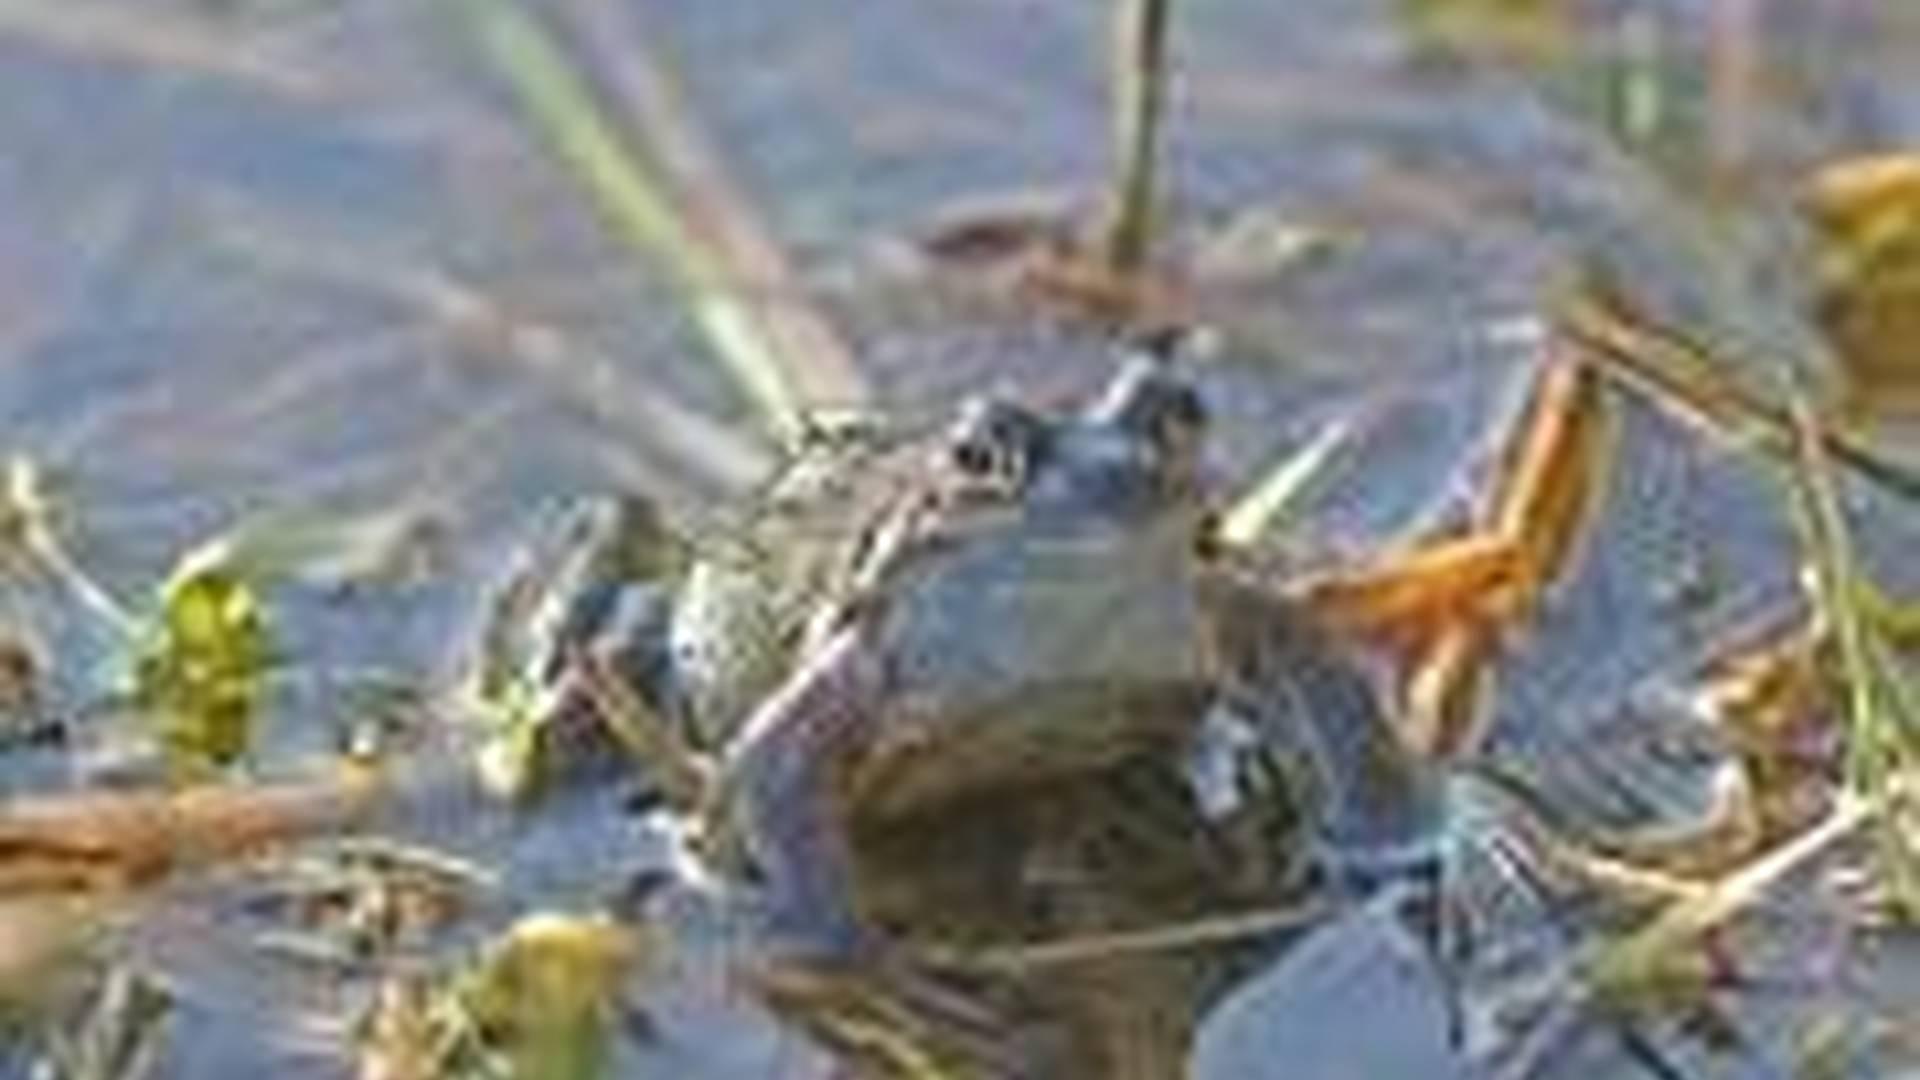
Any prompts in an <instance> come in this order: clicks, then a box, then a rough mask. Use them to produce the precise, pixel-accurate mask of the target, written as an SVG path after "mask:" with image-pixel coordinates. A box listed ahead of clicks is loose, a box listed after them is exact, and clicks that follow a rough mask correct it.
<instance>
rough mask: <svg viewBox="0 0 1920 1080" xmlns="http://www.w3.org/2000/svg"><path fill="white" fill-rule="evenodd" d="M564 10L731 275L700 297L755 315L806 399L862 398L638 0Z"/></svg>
mask: <svg viewBox="0 0 1920 1080" xmlns="http://www.w3.org/2000/svg"><path fill="white" fill-rule="evenodd" d="M565 10H567V11H570V12H571V13H572V14H573V20H574V22H575V23H576V25H577V26H578V29H579V31H580V32H579V34H578V35H577V36H578V38H579V40H581V41H583V42H584V43H585V47H586V48H588V49H589V50H590V51H592V52H593V55H594V58H595V60H596V61H597V62H598V65H599V70H602V71H604V72H605V73H606V79H607V84H608V86H609V87H610V89H611V90H612V92H613V94H614V95H615V97H616V99H617V101H618V103H619V104H620V105H621V106H623V107H624V108H625V110H626V112H627V115H628V118H629V120H630V121H631V122H632V123H633V124H635V125H637V126H638V128H639V129H640V133H641V135H642V137H643V138H644V140H645V143H646V148H647V149H648V150H649V151H651V152H652V153H653V155H654V156H655V158H656V159H657V162H656V164H657V166H658V168H659V169H660V170H661V173H662V174H663V175H664V176H665V177H666V178H667V180H668V182H669V183H670V184H671V185H672V192H673V196H674V200H675V203H676V205H677V207H678V209H679V211H680V213H681V214H682V215H683V216H684V217H685V218H686V219H687V221H688V223H689V225H688V228H689V230H690V232H691V234H692V238H693V239H694V241H695V242H696V243H699V244H702V245H705V246H706V247H707V248H708V249H709V250H710V252H711V256H712V259H713V261H714V263H715V268H716V270H717V271H719V272H721V273H723V274H724V275H725V280H724V282H709V283H708V285H709V290H708V291H709V295H707V296H705V297H704V298H702V299H701V300H700V301H699V302H700V303H702V304H705V305H712V306H717V307H719V308H722V309H724V308H727V307H737V308H739V309H740V310H741V312H742V316H743V317H751V318H752V319H753V320H754V321H755V323H756V324H757V325H758V327H759V330H760V332H761V333H763V334H764V335H765V336H766V338H767V339H768V343H769V351H770V353H771V355H772V358H773V360H774V361H775V362H777V363H779V364H780V365H781V366H782V367H783V368H784V369H785V371H786V373H787V375H788V377H789V378H791V379H792V381H793V384H794V387H795V389H796V390H797V391H798V392H799V394H800V397H801V399H802V401H803V402H804V403H805V404H807V405H808V406H819V405H829V406H832V407H834V408H836V409H841V408H857V407H860V406H863V405H865V404H866V403H867V400H868V397H869V394H868V390H867V386H866V380H865V378H864V377H863V376H862V375H861V373H860V368H859V365H858V364H857V363H856V362H855V360H854V356H853V353H852V350H851V349H850V348H849V347H848V345H847V343H846V342H845V341H844V340H842V338H841V337H840V335H839V334H838V332H836V331H835V330H834V328H833V327H832V326H831V325H830V324H829V323H828V321H827V319H826V316H825V315H824V314H822V313H821V311H820V310H819V309H818V308H817V307H815V306H813V305H812V304H811V303H809V301H808V294H807V291H806V289H805V288H803V287H802V285H801V282H800V276H799V274H798V273H797V272H796V271H795V270H794V267H793V265H792V263H791V262H790V261H789V260H788V258H787V255H786V252H785V251H784V250H783V249H782V248H781V247H780V245H779V244H778V243H776V242H775V241H774V239H773V234H772V232H771V230H770V229H768V227H767V225H766V223H765V222H764V221H763V220H762V218H761V216H760V215H759V214H758V213H757V212H756V211H755V210H754V206H753V203H752V201H751V200H749V199H748V198H747V197H746V195H745V194H744V193H743V192H742V190H741V188H740V185H739V184H738V183H736V182H735V181H734V179H733V177H732V176H731V175H730V174H729V173H728V171H727V169H726V168H725V167H724V165H723V164H722V161H721V157H720V155H719V154H718V153H716V152H715V151H714V149H713V147H712V145H711V144H710V143H709V142H708V141H707V139H706V138H705V137H704V136H703V135H702V132H701V131H700V129H699V127H698V126H697V125H696V124H695V123H694V122H693V112H692V110H691V109H689V108H688V107H687V106H686V103H685V101H684V99H683V98H682V96H681V95H680V93H679V88H678V84H677V80H675V79H674V78H673V70H672V67H671V65H670V59H671V58H670V57H669V56H667V55H666V53H665V50H664V49H662V48H661V47H660V46H659V44H658V42H659V35H657V34H649V33H646V32H645V27H643V26H642V27H635V26H634V25H633V22H634V16H633V14H632V13H633V12H634V11H635V10H636V9H635V8H634V7H633V6H632V5H617V4H611V3H607V2H605V0H574V3H572V4H571V5H570V6H568V7H567V8H566V9H565ZM616 45H617V46H618V47H617V48H616V47H615V46H616ZM722 285H724V288H721V287H720V286H722ZM722 292H724V293H725V294H727V295H725V296H721V295H719V294H720V293H722ZM715 317H719V318H724V316H715Z"/></svg>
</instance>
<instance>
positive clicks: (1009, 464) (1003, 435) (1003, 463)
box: [948, 399, 1046, 484]
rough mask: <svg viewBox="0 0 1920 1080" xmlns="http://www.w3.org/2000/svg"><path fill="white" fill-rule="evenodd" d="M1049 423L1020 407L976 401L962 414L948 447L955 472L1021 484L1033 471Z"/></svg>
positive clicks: (1008, 403) (974, 478)
mask: <svg viewBox="0 0 1920 1080" xmlns="http://www.w3.org/2000/svg"><path fill="white" fill-rule="evenodd" d="M1045 426H1046V423H1045V421H1044V420H1042V419H1041V418H1040V417H1038V416H1036V415H1035V414H1033V413H1032V412H1030V411H1028V410H1027V409H1025V408H1022V407H1021V406H1019V405H1015V404H1013V403H1011V402H1006V401H999V400H994V399H984V400H981V401H976V402H974V403H973V404H972V405H970V406H969V407H968V408H967V410H966V411H965V412H964V413H962V414H961V418H960V421H959V422H958V424H956V425H955V428H954V432H953V437H952V440H951V442H950V443H949V448H948V454H949V459H950V460H951V462H952V464H953V467H954V469H955V470H956V471H957V472H959V473H960V474H961V475H962V476H965V477H967V478H969V479H972V480H986V481H993V482H995V483H1008V484H1018V483H1020V482H1021V481H1022V480H1023V479H1024V478H1025V477H1026V476H1027V475H1028V474H1029V473H1030V472H1031V471H1032V469H1033V467H1034V464H1035V462H1036V460H1037V459H1038V457H1039V455H1040V452H1041V444H1042V443H1043V442H1044V440H1045V434H1046V433H1045Z"/></svg>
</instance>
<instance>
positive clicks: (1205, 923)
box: [916, 900, 1333, 974]
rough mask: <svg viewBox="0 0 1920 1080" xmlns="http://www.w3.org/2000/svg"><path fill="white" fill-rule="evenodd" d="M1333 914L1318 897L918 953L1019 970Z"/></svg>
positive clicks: (1273, 929)
mask: <svg viewBox="0 0 1920 1080" xmlns="http://www.w3.org/2000/svg"><path fill="white" fill-rule="evenodd" d="M1332 913H1333V908H1332V906H1331V904H1329V903H1328V902H1326V901H1324V900H1317V901H1309V902H1305V903H1299V904H1292V905H1288V906H1285V907H1275V908H1263V909H1261V910H1258V911H1247V912H1239V913H1236V914H1232V915H1217V916H1214V917H1211V918H1205V919H1195V920H1193V921H1191V922H1184V923H1177V924H1175V925H1171V926H1155V927H1148V928H1146V929H1143V930H1127V931H1117V932H1114V933H1107V934H1088V935H1086V936H1084V937H1074V938H1065V939H1062V940H1059V941H1045V942H1037V943H1034V944H1030V945H1005V946H1000V947H998V948H971V949H969V948H955V947H940V946H934V945H927V946H922V947H920V948H919V949H917V950H916V953H917V954H918V955H919V956H920V957H921V958H922V959H924V960H926V961H927V962H929V963H932V964H936V965H938V966H940V967H946V968H954V969H959V970H966V971H982V972H997V973H1003V974H1004V973H1013V974H1018V973H1021V972H1029V971H1034V970H1037V969H1040V968H1046V967H1057V966H1060V965H1063V964H1079V963H1086V962H1089V961H1098V960H1105V959H1111V958H1113V957H1116V956H1123V955H1128V954H1132V953H1150V952H1167V951H1171V950H1178V949H1195V948H1202V947H1205V946H1208V945H1219V944H1222V943H1225V942H1232V941H1244V940H1246V939H1248V938H1255V937H1263V936H1265V935H1268V934H1276V933H1280V932H1282V931H1286V930H1298V929H1300V928H1302V927H1306V926H1311V925H1313V924H1314V923H1316V922H1319V921H1320V920H1322V919H1325V918H1326V917H1328V916H1329V915H1331V914H1332Z"/></svg>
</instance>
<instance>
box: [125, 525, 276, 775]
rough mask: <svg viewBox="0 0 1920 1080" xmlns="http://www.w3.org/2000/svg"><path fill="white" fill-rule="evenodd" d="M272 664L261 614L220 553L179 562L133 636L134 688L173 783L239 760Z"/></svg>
mask: <svg viewBox="0 0 1920 1080" xmlns="http://www.w3.org/2000/svg"><path fill="white" fill-rule="evenodd" d="M273 662H274V649H273V641H272V634H271V632H270V629H269V626H268V620H267V615H266V610H265V608H264V606H263V605H262V603H261V600H260V597H259V594H258V593H257V592H256V591H255V589H254V587H253V585H252V584H251V583H250V582H249V581H248V580H247V578H246V577H245V576H244V575H242V574H241V573H240V572H239V571H237V570H236V569H235V568H234V567H233V564H232V562H231V560H230V558H229V557H228V549H227V547H226V546H225V545H223V544H219V543H215V544H211V545H206V546H203V547H201V548H197V549H195V550H194V551H192V552H189V553H188V554H187V555H186V556H184V557H183V558H182V559H181V560H180V563H179V564H178V566H176V567H175V569H174V572H173V574H172V575H170V576H169V577H168V579H167V581H166V583H165V584H164V585H162V586H161V588H160V594H159V603H158V610H157V612H156V613H155V615H154V616H153V618H152V620H151V622H150V624H149V625H148V626H147V627H146V628H145V629H144V631H143V632H142V634H141V635H140V642H139V645H138V647H137V652H136V655H135V659H134V664H133V686H132V698H133V702H134V704H135V706H136V707H138V708H139V709H140V710H141V712H142V713H143V714H144V715H146V716H147V717H149V718H150V720H151V722H152V723H153V725H154V727H155V733H156V735H157V737H158V738H159V740H160V743H161V745H162V746H163V747H164V749H165V751H166V754H167V758H168V763H169V765H170V766H171V767H172V768H173V770H174V771H175V773H176V774H178V775H183V776H193V775H197V774H203V773H206V772H209V771H213V770H218V769H223V768H225V767H227V766H230V765H232V764H233V763H234V762H236V761H238V760H239V759H240V758H241V757H242V756H243V755H245V754H246V752H247V750H248V748H249V747H250V746H251V745H252V739H253V725H254V719H255V717H256V715H257V714H258V713H259V711H260V707H261V703H262V701H263V700H264V698H265V694H266V678H267V673H268V669H269V667H270V666H271V665H272V664H273Z"/></svg>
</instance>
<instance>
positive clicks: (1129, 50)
mask: <svg viewBox="0 0 1920 1080" xmlns="http://www.w3.org/2000/svg"><path fill="white" fill-rule="evenodd" d="M1117 3H1118V5H1119V7H1118V11H1117V14H1116V16H1115V19H1114V29H1115V34H1114V42H1113V57H1114V62H1113V86H1114V104H1115V108H1114V148H1115V174H1114V187H1113V191H1112V193H1111V196H1110V199H1111V202H1110V204H1109V206H1108V207H1107V219H1106V222H1105V229H1104V235H1103V236H1102V237H1101V257H1102V258H1103V259H1104V260H1105V262H1106V267H1107V269H1109V270H1111V271H1113V272H1114V273H1115V274H1131V273H1134V272H1137V271H1138V270H1140V268H1141V267H1142V266H1143V265H1144V264H1145V263H1146V260H1147V254H1148V251H1149V250H1150V249H1151V247H1152V244H1153V230H1154V222H1155V209H1156V207H1155V202H1156V199H1157V197H1158V180H1157V175H1156V173H1157V166H1158V157H1159V142H1160V126H1161V119H1162V116H1163V115H1164V113H1165V107H1166V82H1167V74H1166V47H1167V13H1168V9H1169V7H1170V6H1171V4H1172V0H1117Z"/></svg>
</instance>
